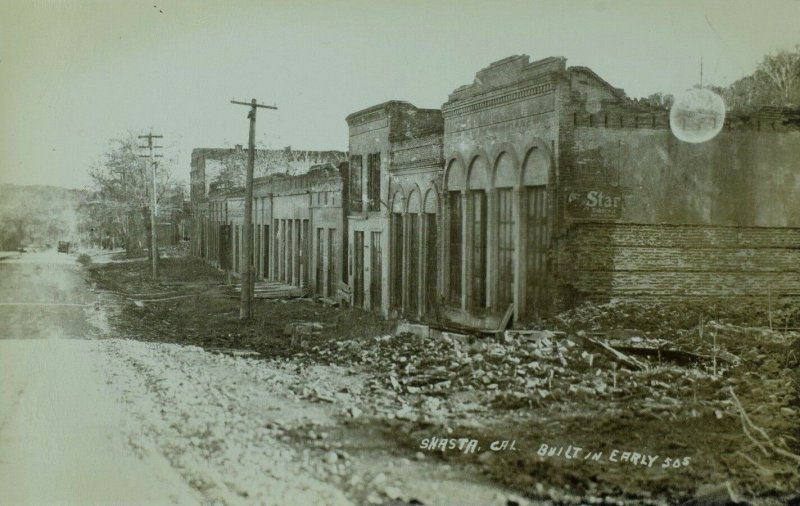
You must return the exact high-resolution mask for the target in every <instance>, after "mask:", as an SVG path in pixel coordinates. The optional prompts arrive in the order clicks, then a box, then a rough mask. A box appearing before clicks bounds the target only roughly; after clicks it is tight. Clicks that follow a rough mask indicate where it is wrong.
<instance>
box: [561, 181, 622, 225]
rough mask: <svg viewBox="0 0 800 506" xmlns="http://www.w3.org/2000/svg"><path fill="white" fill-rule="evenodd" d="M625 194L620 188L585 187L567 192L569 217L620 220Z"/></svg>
mask: <svg viewBox="0 0 800 506" xmlns="http://www.w3.org/2000/svg"><path fill="white" fill-rule="evenodd" d="M623 204H624V196H623V194H622V193H621V192H620V190H619V189H610V190H609V189H602V190H601V189H583V190H571V191H569V192H567V217H568V218H573V219H583V220H618V219H620V218H621V217H622V207H623Z"/></svg>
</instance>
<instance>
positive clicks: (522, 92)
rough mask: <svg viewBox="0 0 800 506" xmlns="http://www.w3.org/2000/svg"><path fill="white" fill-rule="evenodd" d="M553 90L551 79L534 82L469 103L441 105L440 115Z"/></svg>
mask: <svg viewBox="0 0 800 506" xmlns="http://www.w3.org/2000/svg"><path fill="white" fill-rule="evenodd" d="M553 90H555V85H554V84H553V82H552V81H549V80H548V81H545V82H539V83H535V84H533V85H530V86H527V87H524V88H517V87H515V89H513V90H511V91H510V92H509V91H506V90H504V91H506V92H505V93H503V94H499V95H497V96H494V97H489V98H486V97H485V96H484V97H477V98H476V99H475V100H471V101H470V102H469V103H466V104H463V103H461V101H458V102H455V103H453V104H444V105H443V106H442V115H443V116H444V117H446V118H452V117H455V116H461V115H463V114H469V113H473V112H477V111H480V110H483V109H488V108H490V107H496V106H498V105H501V104H505V103H508V102H514V101H517V100H521V99H524V98H529V97H536V96H539V95H546V94H547V93H551V92H552V91H553Z"/></svg>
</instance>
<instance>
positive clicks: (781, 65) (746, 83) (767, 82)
mask: <svg viewBox="0 0 800 506" xmlns="http://www.w3.org/2000/svg"><path fill="white" fill-rule="evenodd" d="M723 96H724V98H725V102H726V103H727V104H728V107H729V108H731V109H739V110H751V109H758V108H761V107H766V106H771V107H798V106H800V45H796V46H794V48H792V49H789V50H782V51H778V52H777V53H774V54H769V55H766V56H764V59H763V60H761V63H759V64H758V67H757V68H756V70H755V72H753V73H752V74H751V75H749V76H745V77H743V78H741V79H739V80H738V81H736V82H734V83H733V84H731V85H730V86H729V87H728V88H727V89H726V90H725V91H724V94H723Z"/></svg>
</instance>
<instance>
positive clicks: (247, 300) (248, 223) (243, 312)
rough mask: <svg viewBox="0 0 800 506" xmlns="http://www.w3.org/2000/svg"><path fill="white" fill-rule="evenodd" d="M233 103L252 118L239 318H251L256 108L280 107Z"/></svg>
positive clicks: (240, 264) (243, 231) (245, 198)
mask: <svg viewBox="0 0 800 506" xmlns="http://www.w3.org/2000/svg"><path fill="white" fill-rule="evenodd" d="M231 103H232V104H237V105H247V106H249V107H250V112H249V113H248V114H247V117H248V118H250V140H249V142H248V146H247V147H248V153H247V179H246V183H245V191H244V193H245V195H244V227H243V228H244V230H242V242H243V243H244V248H243V249H244V251H243V252H242V256H243V257H244V258H242V259H241V260H240V262H239V266H240V268H239V272H240V274H241V276H242V298H241V303H240V304H239V318H240V319H249V318H251V317H252V316H253V290H254V284H255V283H254V281H255V280H254V279H253V266H252V265H251V259H252V257H253V239H252V228H253V166H254V165H255V160H256V109H257V108H259V107H261V108H263V109H278V108H277V107H275V106H271V105H263V104H259V103H256V99H253V100H251V101H250V102H249V103H248V102H237V101H236V100H231Z"/></svg>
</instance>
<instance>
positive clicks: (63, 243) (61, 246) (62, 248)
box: [58, 241, 70, 253]
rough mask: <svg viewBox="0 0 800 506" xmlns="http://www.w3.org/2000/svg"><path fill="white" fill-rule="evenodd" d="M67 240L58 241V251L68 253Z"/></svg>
mask: <svg viewBox="0 0 800 506" xmlns="http://www.w3.org/2000/svg"><path fill="white" fill-rule="evenodd" d="M69 246H70V244H69V242H68V241H58V252H59V253H69Z"/></svg>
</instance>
